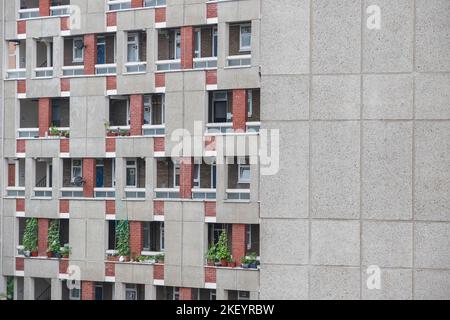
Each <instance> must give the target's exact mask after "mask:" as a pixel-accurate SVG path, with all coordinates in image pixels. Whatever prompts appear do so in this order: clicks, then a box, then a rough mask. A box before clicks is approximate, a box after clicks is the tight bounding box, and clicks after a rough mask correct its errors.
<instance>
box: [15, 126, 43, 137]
mask: <svg viewBox="0 0 450 320" xmlns="http://www.w3.org/2000/svg"><path fill="white" fill-rule="evenodd" d="M17 136H18V138H23V139H26V138H39V128H20V129H17Z"/></svg>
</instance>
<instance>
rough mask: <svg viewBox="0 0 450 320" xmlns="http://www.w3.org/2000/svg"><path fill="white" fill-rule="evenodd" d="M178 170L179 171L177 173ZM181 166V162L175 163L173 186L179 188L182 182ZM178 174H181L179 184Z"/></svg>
mask: <svg viewBox="0 0 450 320" xmlns="http://www.w3.org/2000/svg"><path fill="white" fill-rule="evenodd" d="M177 170H178V173H177ZM180 171H181V166H180V164H179V163H174V164H173V187H174V188H179V187H180V182H181V172H180ZM177 176H179V179H178V185H177Z"/></svg>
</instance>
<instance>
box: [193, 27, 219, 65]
mask: <svg viewBox="0 0 450 320" xmlns="http://www.w3.org/2000/svg"><path fill="white" fill-rule="evenodd" d="M193 62H194V63H193V66H194V69H216V68H217V27H216V26H214V27H211V26H204V27H198V28H195V30H194V61H193Z"/></svg>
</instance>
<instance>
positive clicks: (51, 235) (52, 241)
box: [47, 220, 61, 258]
mask: <svg viewBox="0 0 450 320" xmlns="http://www.w3.org/2000/svg"><path fill="white" fill-rule="evenodd" d="M47 243H48V248H47V256H48V257H49V258H50V257H55V258H60V257H61V243H60V242H59V222H58V220H53V221H52V222H51V223H50V228H49V229H48V236H47Z"/></svg>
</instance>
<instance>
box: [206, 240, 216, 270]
mask: <svg viewBox="0 0 450 320" xmlns="http://www.w3.org/2000/svg"><path fill="white" fill-rule="evenodd" d="M216 259H217V249H216V246H215V245H214V244H213V243H211V244H210V246H209V249H208V252H206V261H207V262H206V263H207V265H208V266H214V263H215V262H216Z"/></svg>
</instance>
